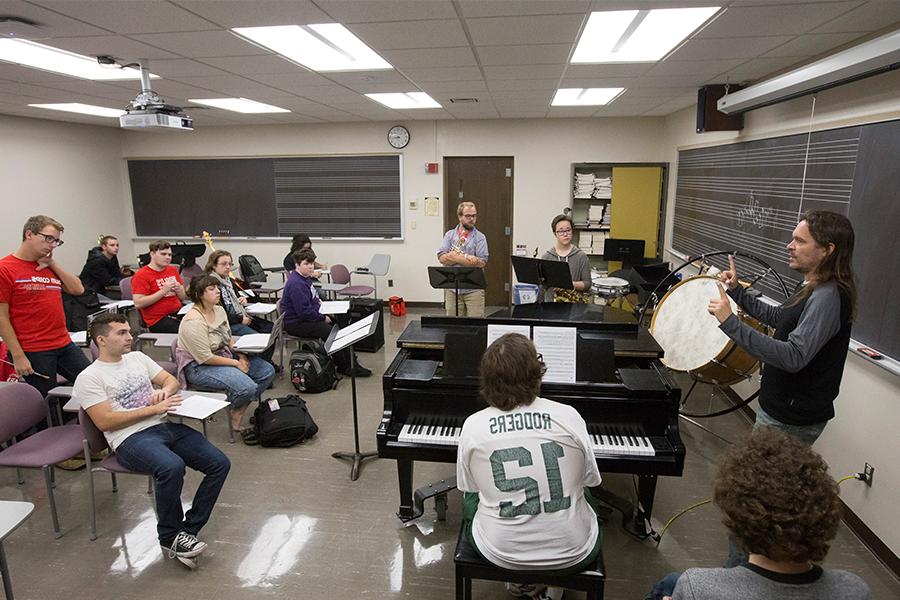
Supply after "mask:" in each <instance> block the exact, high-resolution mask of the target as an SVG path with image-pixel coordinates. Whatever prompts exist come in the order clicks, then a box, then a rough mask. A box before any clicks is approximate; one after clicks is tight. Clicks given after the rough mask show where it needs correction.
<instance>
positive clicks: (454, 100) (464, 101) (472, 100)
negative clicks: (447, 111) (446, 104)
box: [450, 98, 478, 104]
mask: <svg viewBox="0 0 900 600" xmlns="http://www.w3.org/2000/svg"><path fill="white" fill-rule="evenodd" d="M476 102H478V98H450V103H451V104H475V103H476Z"/></svg>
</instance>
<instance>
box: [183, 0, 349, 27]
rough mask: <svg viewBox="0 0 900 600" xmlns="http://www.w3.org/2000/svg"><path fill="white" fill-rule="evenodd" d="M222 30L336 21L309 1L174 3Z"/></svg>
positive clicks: (196, 0) (192, 0) (191, 0)
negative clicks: (215, 24)
mask: <svg viewBox="0 0 900 600" xmlns="http://www.w3.org/2000/svg"><path fill="white" fill-rule="evenodd" d="M174 2H175V4H178V5H180V6H182V7H184V8H186V9H187V10H189V11H191V12H193V13H196V14H198V15H200V16H201V17H204V18H205V19H208V20H210V21H212V22H214V23H217V24H218V25H220V26H221V27H224V28H226V29H230V28H232V27H263V26H266V25H309V24H312V23H331V22H333V19H331V18H329V17H328V15H327V14H325V13H324V12H322V11H321V10H319V9H318V8H316V6H315V4H313V3H312V2H310V1H309V0H174Z"/></svg>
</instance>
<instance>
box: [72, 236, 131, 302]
mask: <svg viewBox="0 0 900 600" xmlns="http://www.w3.org/2000/svg"><path fill="white" fill-rule="evenodd" d="M118 254H119V240H118V239H116V237H114V236H111V235H105V236H103V237H102V238H100V245H99V246H94V247H93V248H91V249H90V250H89V251H88V257H87V262H86V263H84V268H83V269H81V275H79V276H78V277H79V278H80V279H81V283H82V284H84V288H85V289H86V290H88V291H91V292H97V293H100V294H104V295H106V296H109V294H108V293H107V292H106V287H107V286H111V285H119V281H121V280H122V278H123V277H124V276H125V275H124V273H123V271H122V269H121V268H120V267H119V259H118Z"/></svg>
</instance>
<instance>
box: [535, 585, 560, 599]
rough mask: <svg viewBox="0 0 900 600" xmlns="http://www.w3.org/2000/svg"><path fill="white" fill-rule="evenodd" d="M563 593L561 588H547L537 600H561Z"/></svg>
mask: <svg viewBox="0 0 900 600" xmlns="http://www.w3.org/2000/svg"><path fill="white" fill-rule="evenodd" d="M564 593H565V590H564V589H563V588H558V587H548V588H547V589H545V590H544V591H543V592H542V593H541V595H540V596H538V600H562V597H563V594H564Z"/></svg>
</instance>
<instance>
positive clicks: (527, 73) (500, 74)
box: [484, 65, 566, 85]
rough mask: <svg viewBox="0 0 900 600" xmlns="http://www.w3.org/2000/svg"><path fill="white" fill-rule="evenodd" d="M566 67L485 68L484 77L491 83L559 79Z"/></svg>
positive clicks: (523, 66) (510, 66)
mask: <svg viewBox="0 0 900 600" xmlns="http://www.w3.org/2000/svg"><path fill="white" fill-rule="evenodd" d="M565 68H566V67H565V65H509V66H505V67H485V68H484V76H485V78H487V80H488V82H489V83H488V85H490V82H491V81H495V80H500V79H531V78H533V79H554V78H556V79H559V78H560V77H562V74H563V71H564V70H565Z"/></svg>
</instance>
